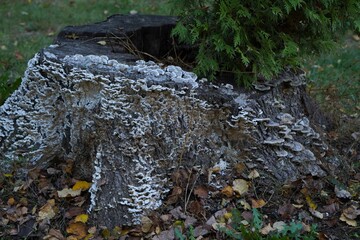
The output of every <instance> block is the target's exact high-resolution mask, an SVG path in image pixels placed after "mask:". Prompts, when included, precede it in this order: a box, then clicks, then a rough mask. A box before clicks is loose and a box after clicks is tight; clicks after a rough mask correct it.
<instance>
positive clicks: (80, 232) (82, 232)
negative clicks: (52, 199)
mask: <svg viewBox="0 0 360 240" xmlns="http://www.w3.org/2000/svg"><path fill="white" fill-rule="evenodd" d="M66 232H67V233H68V234H73V235H76V237H78V239H81V238H84V237H85V236H86V235H87V231H86V225H85V224H84V223H82V222H75V223H70V224H69V226H68V227H67V228H66Z"/></svg>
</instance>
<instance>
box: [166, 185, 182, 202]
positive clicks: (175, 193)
mask: <svg viewBox="0 0 360 240" xmlns="http://www.w3.org/2000/svg"><path fill="white" fill-rule="evenodd" d="M182 193H183V189H182V188H181V187H179V186H175V187H174V188H173V189H172V191H171V194H170V196H169V197H168V199H167V201H166V203H167V204H169V205H171V204H174V203H176V202H177V201H178V200H179V198H180V197H181V195H182Z"/></svg>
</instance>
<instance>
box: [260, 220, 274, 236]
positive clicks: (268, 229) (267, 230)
mask: <svg viewBox="0 0 360 240" xmlns="http://www.w3.org/2000/svg"><path fill="white" fill-rule="evenodd" d="M274 230H275V228H273V227H271V224H270V223H269V224H268V225H266V226H265V227H263V228H262V229H261V230H260V232H261V234H263V235H268V234H269V233H270V232H271V231H274Z"/></svg>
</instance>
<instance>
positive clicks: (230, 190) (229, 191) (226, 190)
mask: <svg viewBox="0 0 360 240" xmlns="http://www.w3.org/2000/svg"><path fill="white" fill-rule="evenodd" d="M221 194H223V195H225V196H226V197H228V198H229V197H232V195H233V194H234V191H233V188H232V187H231V186H226V187H224V188H223V189H222V190H221Z"/></svg>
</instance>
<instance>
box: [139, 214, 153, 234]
mask: <svg viewBox="0 0 360 240" xmlns="http://www.w3.org/2000/svg"><path fill="white" fill-rule="evenodd" d="M152 226H153V221H152V220H151V219H150V218H148V217H142V218H141V231H142V232H143V233H148V232H150V231H151V228H152Z"/></svg>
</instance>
